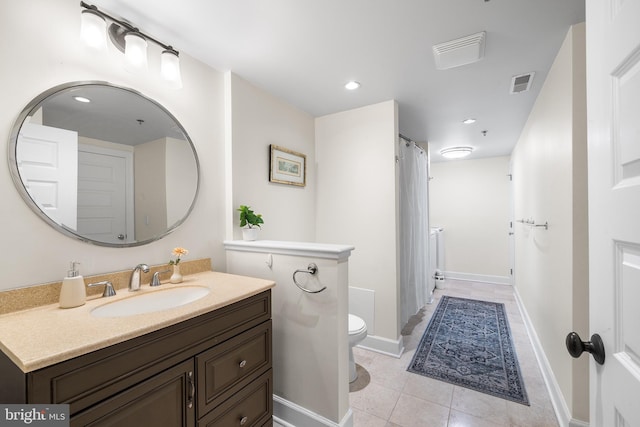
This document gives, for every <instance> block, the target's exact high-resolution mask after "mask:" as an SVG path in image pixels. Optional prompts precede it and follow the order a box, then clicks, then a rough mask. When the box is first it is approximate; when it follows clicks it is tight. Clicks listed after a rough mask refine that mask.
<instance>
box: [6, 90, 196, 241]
mask: <svg viewBox="0 0 640 427" xmlns="http://www.w3.org/2000/svg"><path fill="white" fill-rule="evenodd" d="M9 168H10V171H11V175H12V178H13V181H14V183H15V185H16V188H17V189H18V191H19V192H20V195H21V196H22V198H23V199H24V200H25V201H26V202H27V204H28V205H29V206H30V207H31V209H33V211H34V212H35V213H37V214H38V215H39V216H40V217H41V218H43V219H44V220H45V221H46V222H47V223H48V224H50V225H51V226H53V227H54V228H55V229H56V230H58V231H60V232H62V233H64V234H66V235H68V236H71V237H74V238H77V239H80V240H83V241H85V242H89V243H93V244H96V245H101V246H112V247H127V246H138V245H143V244H146V243H149V242H152V241H154V240H157V239H159V238H161V237H162V236H165V235H166V234H168V233H170V232H171V231H172V230H174V229H175V228H176V227H177V226H179V225H180V224H181V223H182V222H183V221H184V220H185V219H186V218H187V216H188V215H189V213H190V212H191V209H192V208H193V204H194V203H195V200H196V196H197V194H198V186H199V165H198V157H197V155H196V152H195V149H194V147H193V144H192V142H191V140H190V139H189V136H188V135H187V133H186V132H185V130H184V128H183V127H182V126H181V125H180V123H178V121H177V120H176V119H175V117H173V116H172V115H171V113H169V112H168V111H167V110H166V109H164V108H163V107H162V106H161V105H159V104H158V103H157V102H155V101H153V100H151V99H149V98H147V97H145V96H143V95H141V94H140V93H138V92H136V91H133V90H131V89H127V88H122V87H118V86H114V85H112V84H109V83H104V82H77V83H68V84H64V85H61V86H57V87H54V88H52V89H50V90H48V91H46V92H44V93H42V94H41V95H39V96H38V97H36V98H35V99H34V100H33V101H31V103H29V105H27V107H26V108H25V109H24V110H23V111H22V113H21V114H20V116H19V117H18V120H17V121H16V123H15V125H14V127H13V130H12V132H11V140H10V142H9Z"/></svg>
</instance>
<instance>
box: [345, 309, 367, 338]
mask: <svg viewBox="0 0 640 427" xmlns="http://www.w3.org/2000/svg"><path fill="white" fill-rule="evenodd" d="M365 329H367V325H366V324H365V323H364V320H362V319H361V318H359V317H358V316H354V315H353V314H350V315H349V335H357V334H360V333H362V332H363V331H364V330H365Z"/></svg>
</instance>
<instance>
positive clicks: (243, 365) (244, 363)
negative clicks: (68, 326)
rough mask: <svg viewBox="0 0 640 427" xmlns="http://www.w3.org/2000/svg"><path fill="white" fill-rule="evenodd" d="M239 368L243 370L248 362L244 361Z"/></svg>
mask: <svg viewBox="0 0 640 427" xmlns="http://www.w3.org/2000/svg"><path fill="white" fill-rule="evenodd" d="M239 366H240V367H241V368H244V367H245V366H247V361H246V360H243V361H242V362H240V365H239Z"/></svg>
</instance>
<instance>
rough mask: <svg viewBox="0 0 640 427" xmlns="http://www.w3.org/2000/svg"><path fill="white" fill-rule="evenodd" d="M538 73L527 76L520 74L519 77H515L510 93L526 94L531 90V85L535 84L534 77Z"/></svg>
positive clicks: (512, 80) (512, 79)
mask: <svg viewBox="0 0 640 427" xmlns="http://www.w3.org/2000/svg"><path fill="white" fill-rule="evenodd" d="M535 74H536V73H534V72H531V73H527V74H520V75H519V76H513V77H512V78H511V88H510V90H509V93H511V94H514V93H521V92H526V91H528V90H529V89H530V88H531V83H532V82H533V76H534V75H535Z"/></svg>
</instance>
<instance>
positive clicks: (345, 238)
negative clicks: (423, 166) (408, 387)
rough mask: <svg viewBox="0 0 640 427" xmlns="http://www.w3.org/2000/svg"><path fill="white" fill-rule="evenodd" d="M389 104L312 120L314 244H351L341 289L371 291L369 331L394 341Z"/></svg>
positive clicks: (393, 116)
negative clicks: (315, 180) (372, 307)
mask: <svg viewBox="0 0 640 427" xmlns="http://www.w3.org/2000/svg"><path fill="white" fill-rule="evenodd" d="M397 139H398V125H397V105H396V103H395V101H386V102H382V103H379V104H375V105H371V106H367V107H363V108H358V109H355V110H350V111H345V112H341V113H336V114H331V115H327V116H324V117H319V118H317V119H316V156H317V161H318V172H317V173H318V190H317V192H318V195H317V214H316V215H317V216H316V218H317V219H316V233H317V236H316V237H317V241H319V242H325V243H340V244H349V245H354V246H355V251H353V253H352V254H351V258H350V259H349V286H354V287H358V288H364V289H371V290H374V291H375V325H374V328H375V334H376V335H377V336H380V337H382V338H384V339H388V340H391V341H397V340H398V339H399V338H400V326H399V320H398V318H399V313H398V287H397V271H396V228H397V226H396V187H395V186H396V172H395V144H396V141H397Z"/></svg>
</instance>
